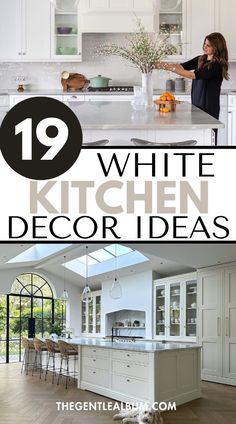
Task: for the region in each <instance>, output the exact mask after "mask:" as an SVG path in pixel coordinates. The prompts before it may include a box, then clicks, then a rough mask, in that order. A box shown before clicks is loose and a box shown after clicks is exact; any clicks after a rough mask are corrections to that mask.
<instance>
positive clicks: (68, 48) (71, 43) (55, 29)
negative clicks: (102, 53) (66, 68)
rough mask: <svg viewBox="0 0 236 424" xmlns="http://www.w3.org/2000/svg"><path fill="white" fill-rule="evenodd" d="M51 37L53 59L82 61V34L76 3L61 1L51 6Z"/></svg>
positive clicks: (66, 0)
mask: <svg viewBox="0 0 236 424" xmlns="http://www.w3.org/2000/svg"><path fill="white" fill-rule="evenodd" d="M56 5H57V3H56ZM51 36H52V38H51V58H52V59H54V60H55V59H57V60H59V61H60V62H61V61H68V60H70V61H73V62H74V61H81V59H82V54H81V49H82V34H81V28H80V26H79V14H78V8H77V6H75V2H71V1H68V0H61V1H60V2H59V4H58V6H55V5H52V6H51Z"/></svg>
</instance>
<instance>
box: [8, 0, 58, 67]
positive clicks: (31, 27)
mask: <svg viewBox="0 0 236 424" xmlns="http://www.w3.org/2000/svg"><path fill="white" fill-rule="evenodd" d="M0 16H1V25H0V59H1V60H4V61H13V60H14V61H21V62H22V61H29V60H30V61H34V60H46V59H49V58H50V2H49V0H34V1H32V0H7V1H1V2H0Z"/></svg>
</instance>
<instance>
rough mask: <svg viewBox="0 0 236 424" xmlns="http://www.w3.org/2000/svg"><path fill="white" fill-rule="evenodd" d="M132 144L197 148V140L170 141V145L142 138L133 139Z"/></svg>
mask: <svg viewBox="0 0 236 424" xmlns="http://www.w3.org/2000/svg"><path fill="white" fill-rule="evenodd" d="M130 141H131V143H133V144H135V145H136V146H162V147H182V146H183V147H184V146H195V144H197V140H184V141H173V142H172V141H170V142H169V143H165V142H163V143H161V142H155V141H148V140H142V139H140V138H131V140H130Z"/></svg>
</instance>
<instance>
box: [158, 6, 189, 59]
mask: <svg viewBox="0 0 236 424" xmlns="http://www.w3.org/2000/svg"><path fill="white" fill-rule="evenodd" d="M157 5H158V8H157V10H158V11H157V13H158V17H159V32H160V33H161V34H164V35H166V34H168V35H169V37H170V43H171V44H172V45H174V46H175V47H176V55H174V57H175V59H177V58H179V59H181V58H183V57H186V46H187V1H186V0H175V1H173V0H158V1H157Z"/></svg>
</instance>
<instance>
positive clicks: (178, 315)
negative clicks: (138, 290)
mask: <svg viewBox="0 0 236 424" xmlns="http://www.w3.org/2000/svg"><path fill="white" fill-rule="evenodd" d="M196 329H197V280H196V274H194V273H191V274H184V275H180V276H176V277H170V278H163V279H161V280H156V281H155V282H154V338H156V339H177V340H179V339H184V340H186V339H188V340H193V341H195V340H196V335H197V334H196Z"/></svg>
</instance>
